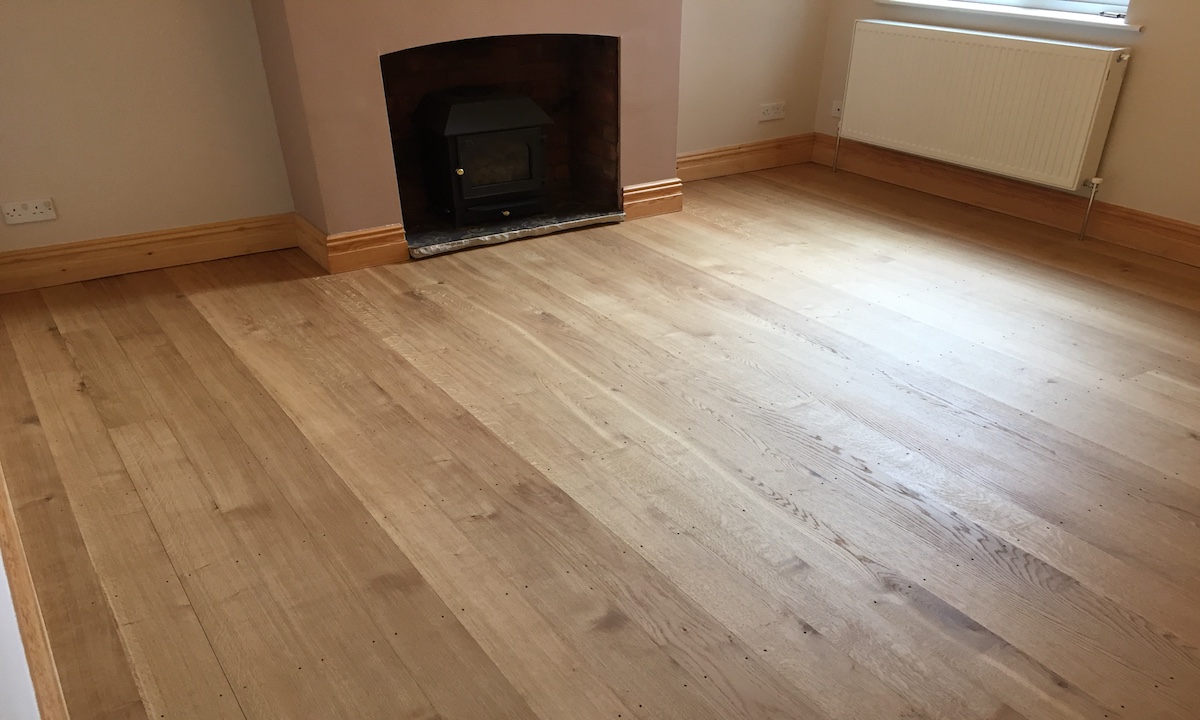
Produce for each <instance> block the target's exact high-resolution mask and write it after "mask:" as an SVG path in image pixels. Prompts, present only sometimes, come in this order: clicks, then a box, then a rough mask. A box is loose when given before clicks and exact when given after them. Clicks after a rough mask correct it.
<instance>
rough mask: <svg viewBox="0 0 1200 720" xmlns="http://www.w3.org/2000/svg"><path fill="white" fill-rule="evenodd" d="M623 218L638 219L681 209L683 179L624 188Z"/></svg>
mask: <svg viewBox="0 0 1200 720" xmlns="http://www.w3.org/2000/svg"><path fill="white" fill-rule="evenodd" d="M624 196H625V219H626V220H639V219H641V218H648V217H652V216H654V215H666V214H667V213H674V212H679V211H681V210H683V181H682V180H680V179H679V178H671V179H670V180H659V181H657V182H648V183H642V184H640V185H629V186H627V187H626V188H625V192H624Z"/></svg>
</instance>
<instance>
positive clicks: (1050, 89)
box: [841, 20, 1129, 191]
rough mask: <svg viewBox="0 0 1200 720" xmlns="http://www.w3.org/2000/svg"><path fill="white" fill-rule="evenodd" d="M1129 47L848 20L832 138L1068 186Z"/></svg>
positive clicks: (1097, 130) (1093, 139)
mask: <svg viewBox="0 0 1200 720" xmlns="http://www.w3.org/2000/svg"><path fill="white" fill-rule="evenodd" d="M1128 60H1129V49H1128V48H1112V47H1097V46H1094V45H1080V44H1075V43H1064V42H1054V41H1050V40H1038V39H1033V38H1022V37H1013V36H1009V35H995V34H991V33H981V32H971V31H967V30H954V29H949V28H941V27H930V26H924V25H910V24H906V23H894V22H884V21H879V20H860V21H859V22H858V23H857V25H856V28H855V33H854V51H853V53H852V57H851V60H850V73H849V79H848V81H847V86H846V98H845V103H844V105H843V108H842V109H843V113H842V126H841V136H842V137H843V138H848V139H851V140H858V141H860V142H865V143H870V144H872V145H880V146H883V147H887V148H891V149H893V150H900V151H902V152H907V153H912V154H914V155H921V156H924V157H929V158H934V159H936V160H943V161H945V162H949V163H954V164H956V165H964V166H966V167H971V168H976V169H978V170H985V171H988V172H992V173H996V174H999V175H1005V176H1008V177H1013V178H1018V179H1021V180H1027V181H1029V182H1034V183H1038V184H1041V185H1048V186H1051V187H1056V188H1062V189H1065V190H1072V191H1077V190H1080V189H1081V188H1083V186H1084V184H1085V183H1087V182H1088V181H1089V180H1091V179H1092V177H1093V176H1094V175H1095V174H1096V171H1097V169H1098V167H1099V165H1100V155H1101V153H1102V151H1103V149H1104V143H1105V141H1106V139H1107V137H1108V129H1109V125H1110V123H1111V122H1112V116H1113V111H1114V110H1115V108H1116V104H1117V95H1118V94H1119V93H1120V91H1121V83H1122V81H1123V80H1124V77H1125V68H1126V67H1127V66H1128V64H1129V63H1128V62H1127V61H1128Z"/></svg>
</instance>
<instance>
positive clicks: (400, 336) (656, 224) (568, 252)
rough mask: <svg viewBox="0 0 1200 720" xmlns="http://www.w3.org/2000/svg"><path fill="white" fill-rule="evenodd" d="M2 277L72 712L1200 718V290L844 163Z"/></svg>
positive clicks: (57, 655)
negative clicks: (305, 242)
mask: <svg viewBox="0 0 1200 720" xmlns="http://www.w3.org/2000/svg"><path fill="white" fill-rule="evenodd" d="M688 198H689V201H688V206H687V208H686V209H685V210H684V211H683V212H682V213H679V214H676V215H673V216H669V217H660V218H652V219H648V220H645V221H640V222H636V223H624V224H620V225H615V226H608V227H603V228H591V229H587V230H583V231H579V232H574V233H569V234H564V235H559V236H550V237H543V238H536V239H528V240H525V241H521V242H515V243H510V244H506V245H500V246H494V247H488V248H479V249H475V250H471V251H469V252H464V253H459V254H454V255H448V256H442V257H437V258H432V259H429V260H425V261H422V262H419V263H409V264H405V265H398V266H390V267H382V268H373V269H369V270H364V271H359V272H354V273H346V274H342V275H336V276H324V275H322V274H321V272H320V270H319V268H315V267H314V266H313V264H312V262H311V260H309V259H308V258H307V257H306V256H305V255H303V254H302V253H300V252H298V251H294V250H291V251H281V252H274V253H266V254H261V255H257V256H253V257H244V258H237V259H231V260H224V261H217V262H212V263H205V264H200V265H193V266H182V267H177V268H172V269H169V270H162V271H151V272H147V273H139V274H135V275H130V276H123V277H116V278H109V279H105V280H98V281H91V282H87V283H80V284H73V285H65V286H61V287H57V288H50V289H46V290H42V291H37V292H32V293H24V294H15V295H11V296H4V297H2V298H0V432H2V435H0V464H3V467H4V473H3V475H0V477H2V478H3V481H4V482H5V483H6V485H7V488H6V490H7V493H8V495H9V497H11V498H12V500H13V506H14V515H15V517H16V521H17V528H18V531H19V533H20V536H21V537H20V539H21V542H22V545H23V546H24V548H25V550H26V555H27V558H28V561H29V565H30V576H31V577H32V579H33V584H34V589H35V590H36V592H37V597H38V600H39V602H40V603H41V605H42V607H41V608H40V610H41V614H42V617H43V618H44V619H45V625H46V630H47V636H48V645H49V647H50V650H51V653H52V654H53V660H54V665H55V667H56V668H57V672H58V674H59V676H60V681H61V686H62V689H63V698H64V700H65V702H66V705H67V708H68V710H69V712H70V715H71V717H73V718H140V717H163V718H172V717H174V718H182V717H205V716H210V717H222V718H225V717H236V718H240V717H245V718H296V717H313V718H320V719H321V720H324V718H342V717H355V718H389V720H390V719H391V718H406V719H407V720H468V719H471V720H473V719H474V718H481V719H484V718H488V719H492V718H494V719H495V720H500V719H501V718H504V719H505V720H533V718H538V719H539V720H559V719H560V718H570V719H571V720H613V718H620V719H626V718H640V719H646V720H650V719H656V720H668V719H670V720H676V719H678V720H727V719H732V718H772V719H775V720H801V719H804V720H1108V719H1112V720H1117V719H1118V718H1124V719H1125V720H1147V719H1149V720H1193V719H1194V718H1196V717H1198V716H1200V615H1197V613H1196V612H1195V610H1196V608H1197V607H1200V430H1198V427H1200V410H1198V409H1197V407H1198V403H1200V352H1198V349H1200V290H1198V289H1197V288H1198V287H1200V286H1197V285H1196V281H1197V280H1200V270H1197V269H1194V268H1187V267H1184V266H1179V265H1175V264H1173V263H1170V262H1167V261H1164V260H1161V259H1156V258H1149V257H1143V256H1141V255H1139V254H1137V253H1136V252H1133V251H1130V250H1128V249H1125V248H1118V247H1116V246H1110V245H1107V244H1104V243H1096V242H1090V241H1089V242H1084V243H1080V242H1078V241H1076V240H1074V239H1073V238H1071V237H1070V235H1069V234H1068V233H1062V232H1059V231H1055V230H1052V229H1048V228H1043V227H1039V226H1035V225H1031V224H1029V223H1025V222H1022V221H1019V220H1015V219H1012V218H1005V217H1003V216H999V215H996V214H994V213H989V212H985V211H981V210H978V209H974V208H969V207H966V206H963V205H959V204H956V203H953V202H949V201H946V200H942V199H938V198H932V197H929V196H923V195H921V194H919V193H914V192H912V191H909V190H905V189H903V188H897V187H893V186H888V185H884V184H882V183H878V182H874V181H870V180H866V179H863V178H856V177H853V176H849V175H845V174H839V175H833V174H832V173H830V172H828V170H825V169H822V168H815V167H806V166H800V167H794V168H781V169H774V170H769V171H764V172H759V173H751V174H748V175H744V176H739V177H733V178H717V179H713V180H707V181H701V182H697V183H693V184H691V185H689V189H688Z"/></svg>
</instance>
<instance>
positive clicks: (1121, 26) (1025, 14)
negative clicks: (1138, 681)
mask: <svg viewBox="0 0 1200 720" xmlns="http://www.w3.org/2000/svg"><path fill="white" fill-rule="evenodd" d="M875 2H877V3H879V4H880V5H904V6H907V7H920V8H931V9H934V10H954V11H957V12H967V13H979V14H984V15H1001V16H1007V17H1017V18H1028V19H1031V20H1040V21H1045V22H1053V23H1067V24H1070V25H1087V26H1090V27H1102V28H1109V29H1112V30H1129V31H1132V32H1141V31H1142V26H1141V25H1131V24H1129V22H1128V21H1126V20H1124V19H1121V18H1106V17H1102V16H1100V15H1084V14H1083V13H1072V12H1062V11H1060V10H1035V9H1034V8H1023V7H1015V6H1012V5H985V4H984V3H979V2H966V1H964V0H875Z"/></svg>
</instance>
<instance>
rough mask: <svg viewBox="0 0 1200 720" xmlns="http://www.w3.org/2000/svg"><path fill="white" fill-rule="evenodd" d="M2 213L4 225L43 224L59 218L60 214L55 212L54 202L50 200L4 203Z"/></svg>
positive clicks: (0, 208)
mask: <svg viewBox="0 0 1200 720" xmlns="http://www.w3.org/2000/svg"><path fill="white" fill-rule="evenodd" d="M0 212H2V213H3V214H4V224H6V225H20V224H21V223H31V222H42V221H43V220H54V219H55V218H57V217H58V213H56V212H54V201H53V200H51V199H50V198H39V199H37V200H21V201H20V202H12V203H4V204H3V205H0Z"/></svg>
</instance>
